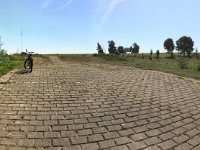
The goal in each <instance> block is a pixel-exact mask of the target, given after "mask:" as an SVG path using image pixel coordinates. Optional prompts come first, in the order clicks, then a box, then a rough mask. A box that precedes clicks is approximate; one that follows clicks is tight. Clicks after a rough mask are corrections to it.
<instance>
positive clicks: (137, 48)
mask: <svg viewBox="0 0 200 150" xmlns="http://www.w3.org/2000/svg"><path fill="white" fill-rule="evenodd" d="M139 49H140V46H139V45H138V44H137V43H134V44H133V47H132V51H131V53H139Z"/></svg>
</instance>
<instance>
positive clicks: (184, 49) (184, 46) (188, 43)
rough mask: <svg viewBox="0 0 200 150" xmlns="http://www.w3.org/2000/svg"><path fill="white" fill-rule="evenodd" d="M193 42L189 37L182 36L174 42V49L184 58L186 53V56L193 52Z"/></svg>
mask: <svg viewBox="0 0 200 150" xmlns="http://www.w3.org/2000/svg"><path fill="white" fill-rule="evenodd" d="M193 46H194V42H193V41H192V38H191V37H189V36H182V37H181V38H180V39H178V40H177V41H176V49H177V50H178V51H180V52H181V53H183V55H184V57H185V54H186V53H187V55H188V56H190V54H191V53H192V52H193V50H194V49H193Z"/></svg>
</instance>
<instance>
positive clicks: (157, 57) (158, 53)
mask: <svg viewBox="0 0 200 150" xmlns="http://www.w3.org/2000/svg"><path fill="white" fill-rule="evenodd" d="M159 57H160V51H159V50H157V51H156V59H159Z"/></svg>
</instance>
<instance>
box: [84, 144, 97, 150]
mask: <svg viewBox="0 0 200 150" xmlns="http://www.w3.org/2000/svg"><path fill="white" fill-rule="evenodd" d="M81 148H82V150H97V149H99V147H98V145H97V143H88V144H82V145H81Z"/></svg>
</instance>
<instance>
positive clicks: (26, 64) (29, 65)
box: [24, 50, 34, 73]
mask: <svg viewBox="0 0 200 150" xmlns="http://www.w3.org/2000/svg"><path fill="white" fill-rule="evenodd" d="M33 53H34V52H28V51H27V50H26V54H27V55H28V58H27V59H26V60H25V61H24V68H25V69H26V70H27V72H29V73H31V72H32V70H33V58H32V54H33Z"/></svg>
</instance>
